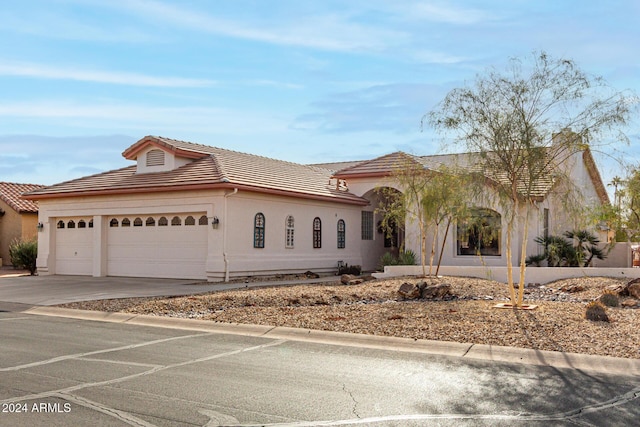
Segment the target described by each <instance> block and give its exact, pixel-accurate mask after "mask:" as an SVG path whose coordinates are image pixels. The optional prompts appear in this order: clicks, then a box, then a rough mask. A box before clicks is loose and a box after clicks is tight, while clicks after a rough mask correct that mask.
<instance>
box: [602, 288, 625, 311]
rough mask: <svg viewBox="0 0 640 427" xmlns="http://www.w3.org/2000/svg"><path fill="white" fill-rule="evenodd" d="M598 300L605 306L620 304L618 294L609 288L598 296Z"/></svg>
mask: <svg viewBox="0 0 640 427" xmlns="http://www.w3.org/2000/svg"><path fill="white" fill-rule="evenodd" d="M598 301H600V302H601V303H602V304H604V305H606V306H607V307H617V306H618V305H620V300H619V298H618V294H616V293H615V292H613V291H610V290H606V291H604V293H603V294H602V296H600V298H599V299H598Z"/></svg>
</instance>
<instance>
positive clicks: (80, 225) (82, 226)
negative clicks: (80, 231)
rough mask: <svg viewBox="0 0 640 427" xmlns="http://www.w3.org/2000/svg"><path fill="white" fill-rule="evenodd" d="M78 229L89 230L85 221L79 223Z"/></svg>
mask: <svg viewBox="0 0 640 427" xmlns="http://www.w3.org/2000/svg"><path fill="white" fill-rule="evenodd" d="M78 228H87V223H86V222H85V221H84V219H81V220H80V221H78Z"/></svg>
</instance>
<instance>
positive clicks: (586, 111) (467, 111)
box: [423, 52, 631, 306]
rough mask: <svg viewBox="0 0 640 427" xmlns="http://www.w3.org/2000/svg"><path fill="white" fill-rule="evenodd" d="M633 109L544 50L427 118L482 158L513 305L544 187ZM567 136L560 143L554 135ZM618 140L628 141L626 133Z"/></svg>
mask: <svg viewBox="0 0 640 427" xmlns="http://www.w3.org/2000/svg"><path fill="white" fill-rule="evenodd" d="M630 108H631V104H630V103H629V97H628V96H626V94H625V93H621V92H615V91H612V90H611V89H610V88H609V87H608V86H607V85H606V83H605V82H604V81H603V80H602V79H600V78H594V77H591V76H590V75H588V74H586V73H584V72H583V71H581V70H580V69H579V68H578V67H577V66H576V64H575V63H574V62H573V61H572V60H568V59H562V58H560V59H554V58H552V57H550V56H549V55H547V54H546V53H544V52H542V53H534V54H533V55H532V58H531V61H530V62H528V61H522V60H520V59H512V60H511V61H510V62H509V65H508V66H507V67H506V69H505V70H504V71H499V70H497V69H490V70H489V71H487V72H486V74H484V75H478V76H477V77H476V79H475V81H474V82H473V83H472V84H471V85H469V86H467V87H462V88H457V89H453V90H452V91H450V92H449V93H448V94H447V95H446V97H445V98H444V100H443V101H441V102H440V104H439V105H438V106H437V107H436V108H435V109H434V110H433V111H431V112H430V113H428V114H427V115H426V116H425V119H423V120H426V121H427V122H428V123H429V124H430V125H431V126H433V127H434V128H435V129H436V130H437V131H440V132H443V133H444V134H445V135H447V136H450V137H453V140H454V144H453V145H454V146H456V145H461V146H463V147H464V148H465V149H466V151H469V152H472V153H477V157H476V158H475V159H474V162H475V166H474V168H475V169H477V171H478V172H479V173H481V174H482V175H483V176H484V177H486V178H487V179H488V180H489V181H490V182H491V187H492V188H493V193H494V195H495V199H496V201H497V203H499V204H500V206H501V208H502V211H503V215H504V216H505V225H506V233H505V234H506V236H505V246H506V247H505V255H506V260H507V277H508V285H509V291H510V297H511V302H512V304H513V305H514V306H521V305H522V301H523V296H524V281H525V268H526V263H525V260H526V245H527V240H528V231H529V230H528V223H529V215H530V212H531V209H532V208H533V206H534V202H535V201H536V200H538V198H539V192H540V184H541V183H543V182H545V181H546V182H548V183H549V184H550V185H551V186H554V187H556V188H557V187H558V185H555V184H556V183H555V182H554V181H556V182H557V181H558V180H559V179H560V177H561V173H562V170H561V169H560V168H559V165H561V164H562V163H563V162H564V161H565V160H567V159H568V158H569V157H571V156H572V155H573V154H575V153H576V152H579V151H582V150H587V149H589V146H590V145H592V144H593V143H594V141H598V140H602V139H601V138H602V137H603V136H605V135H608V132H610V131H613V130H618V129H621V127H622V126H623V125H625V124H626V122H627V120H628V118H629V115H630ZM562 130H565V132H562V133H561V134H560V137H556V138H554V137H553V136H554V134H556V135H557V134H558V132H560V131H562ZM616 139H617V140H618V141H621V140H622V141H626V137H625V136H624V134H623V133H621V132H620V133H618V135H617V138H616ZM549 181H551V182H549ZM516 231H518V232H519V233H521V234H519V236H520V237H521V239H522V240H521V241H522V247H521V253H520V260H519V267H520V276H519V284H520V285H519V289H518V295H517V296H516V293H515V290H514V286H513V285H514V277H513V265H512V242H513V241H514V233H516Z"/></svg>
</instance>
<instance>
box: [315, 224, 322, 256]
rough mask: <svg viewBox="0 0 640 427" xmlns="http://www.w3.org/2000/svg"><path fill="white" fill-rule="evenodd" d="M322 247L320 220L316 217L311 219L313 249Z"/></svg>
mask: <svg viewBox="0 0 640 427" xmlns="http://www.w3.org/2000/svg"><path fill="white" fill-rule="evenodd" d="M321 247H322V220H321V219H320V218H318V217H315V218H314V219H313V248H314V249H320V248H321Z"/></svg>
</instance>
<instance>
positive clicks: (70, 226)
mask: <svg viewBox="0 0 640 427" xmlns="http://www.w3.org/2000/svg"><path fill="white" fill-rule="evenodd" d="M67 228H76V223H75V222H74V221H73V220H72V219H71V220H69V222H68V223H67Z"/></svg>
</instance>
